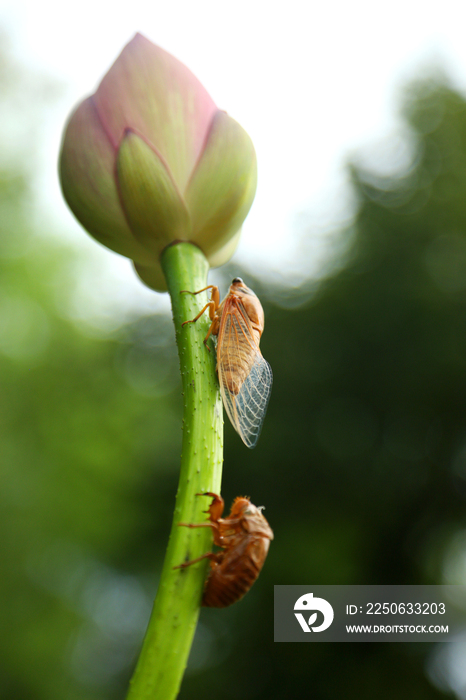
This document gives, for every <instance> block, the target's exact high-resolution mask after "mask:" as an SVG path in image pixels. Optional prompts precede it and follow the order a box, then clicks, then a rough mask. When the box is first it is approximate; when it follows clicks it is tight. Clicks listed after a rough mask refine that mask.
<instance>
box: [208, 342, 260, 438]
mask: <svg viewBox="0 0 466 700" xmlns="http://www.w3.org/2000/svg"><path fill="white" fill-rule="evenodd" d="M224 370H225V368H224V366H222V363H219V365H218V376H219V381H220V390H221V393H222V399H223V405H224V406H225V410H226V412H227V414H228V417H229V419H230V421H231V423H232V425H233V427H234V428H235V430H236V431H237V432H238V433H239V435H240V437H241V439H242V440H243V442H244V444H245V445H246V446H247V447H249V448H253V447H255V446H256V444H257V441H258V439H259V435H260V432H261V429H262V424H263V422H264V418H265V413H266V411H267V405H268V403H269V398H270V393H271V391H272V370H271V368H270V365H269V363H268V362H267V361H266V360H264V358H263V357H262V355H261V353H260V352H259V349H257V352H256V353H255V357H254V360H253V363H252V365H251V368H250V372H249V374H248V375H247V376H246V377H245V379H244V380H243V381H242V382H241V384H240V386H239V390H238V392H237V393H235V392H234V391H232V390H231V388H230V387H229V383H228V381H227V375H226V373H225V371H224ZM230 384H231V383H230Z"/></svg>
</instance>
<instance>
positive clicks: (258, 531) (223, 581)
mask: <svg viewBox="0 0 466 700" xmlns="http://www.w3.org/2000/svg"><path fill="white" fill-rule="evenodd" d="M197 495H198V496H211V497H212V503H211V505H210V507H209V509H208V510H207V511H206V513H209V520H208V521H207V522H204V523H197V524H196V523H194V524H193V523H180V525H184V526H185V527H211V528H212V532H213V535H214V544H216V545H218V546H219V547H221V548H222V550H223V551H221V552H207V553H206V554H203V555H202V556H200V557H198V558H197V559H193V560H192V561H187V562H185V563H184V564H180V565H179V566H175V569H185V568H186V567H187V566H191V564H196V563H197V562H198V561H201V560H202V559H210V570H209V573H208V576H207V579H206V582H205V585H204V593H203V596H202V605H204V606H205V607H208V608H226V607H227V606H228V605H231V604H232V603H236V601H237V600H239V599H240V598H242V597H243V596H244V594H245V593H247V592H248V591H249V589H250V588H251V586H252V584H253V583H254V581H255V580H256V579H257V577H258V576H259V573H260V571H261V569H262V567H263V565H264V561H265V558H266V556H267V552H268V551H269V544H270V540H273V532H272V530H271V528H270V525H269V524H268V522H267V520H266V519H265V518H264V516H263V515H262V507H259V508H258V507H257V506H255V505H253V504H252V503H251V501H250V500H249V498H243V497H241V496H239V497H238V498H236V499H235V501H234V503H233V505H232V507H231V512H230V515H229V516H228V517H227V518H222V517H221V516H222V513H223V509H224V505H225V504H224V501H223V498H222V497H221V496H218V495H217V494H216V493H210V492H209V493H200V494H197Z"/></svg>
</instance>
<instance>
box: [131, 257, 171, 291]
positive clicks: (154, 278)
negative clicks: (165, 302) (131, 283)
mask: <svg viewBox="0 0 466 700" xmlns="http://www.w3.org/2000/svg"><path fill="white" fill-rule="evenodd" d="M134 269H135V270H136V273H137V275H138V277H139V278H140V279H141V280H142V281H143V282H144V284H146V285H147V286H148V287H150V288H151V289H154V290H155V291H156V292H166V291H167V283H166V281H165V276H164V274H163V270H162V267H161V265H160V264H158V265H156V266H155V267H146V266H144V265H138V264H137V263H134Z"/></svg>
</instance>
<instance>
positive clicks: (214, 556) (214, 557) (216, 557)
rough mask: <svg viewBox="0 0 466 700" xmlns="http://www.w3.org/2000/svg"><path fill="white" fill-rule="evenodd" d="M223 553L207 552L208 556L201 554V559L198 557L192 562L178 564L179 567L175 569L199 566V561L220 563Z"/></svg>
mask: <svg viewBox="0 0 466 700" xmlns="http://www.w3.org/2000/svg"><path fill="white" fill-rule="evenodd" d="M221 554H222V552H220V553H219V554H216V553H215V552H206V554H201V556H200V557H197V559H191V561H185V562H184V563H183V564H178V566H174V567H173V568H174V569H186V567H187V566H191V564H197V562H198V561H202V560H203V559H210V561H218V560H219V557H220V555H221Z"/></svg>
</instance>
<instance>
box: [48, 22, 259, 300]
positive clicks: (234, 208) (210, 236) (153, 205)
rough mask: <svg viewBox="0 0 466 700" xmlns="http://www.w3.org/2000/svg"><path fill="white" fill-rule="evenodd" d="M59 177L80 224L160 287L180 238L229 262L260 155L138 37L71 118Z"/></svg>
mask: <svg viewBox="0 0 466 700" xmlns="http://www.w3.org/2000/svg"><path fill="white" fill-rule="evenodd" d="M60 179H61V186H62V190H63V194H64V197H65V199H66V201H67V202H68V205H69V206H70V208H71V210H72V211H73V213H74V214H75V216H76V218H77V219H78V220H79V221H80V223H81V224H82V225H83V226H84V228H86V229H87V230H88V232H89V233H90V234H91V235H92V236H94V238H96V239H97V240H98V241H100V242H101V243H103V244H104V245H105V246H107V247H108V248H110V249H111V250H114V251H116V252H117V253H120V254H121V255H125V256H127V257H128V258H131V259H132V260H133V261H134V265H135V268H136V271H137V273H138V274H139V276H140V277H141V279H142V280H143V281H144V282H145V283H146V284H147V285H148V286H149V287H152V288H153V289H156V290H164V289H166V284H165V280H164V276H163V272H162V268H161V265H160V255H161V253H162V251H163V250H164V248H166V246H168V245H169V244H171V243H173V242H175V241H191V242H192V243H195V244H196V245H198V246H199V247H200V248H201V250H202V251H203V252H204V254H205V256H206V257H207V259H208V261H209V263H210V265H211V266H218V265H222V264H223V263H225V262H226V261H227V260H228V259H229V258H230V257H231V255H232V254H233V252H234V250H235V248H236V245H237V243H238V240H239V234H240V230H241V225H242V223H243V221H244V219H245V217H246V215H247V213H248V211H249V209H250V206H251V204H252V200H253V199H254V194H255V189H256V158H255V152H254V147H253V145H252V142H251V139H250V138H249V136H248V135H247V134H246V132H245V131H244V129H242V127H241V126H240V125H239V124H238V123H237V122H236V121H235V120H234V119H232V118H231V117H229V116H228V114H226V112H222V111H220V110H219V109H217V107H216V106H215V104H214V103H213V101H212V99H211V98H210V96H209V95H208V93H207V92H206V90H205V89H204V87H203V86H202V85H201V83H200V82H199V81H198V80H197V78H196V77H195V76H194V75H193V74H192V73H191V71H189V70H188V69H187V68H186V67H185V66H184V65H183V64H182V63H180V62H179V61H178V60H177V59H175V58H174V57H173V56H170V54H168V53H166V52H165V51H163V50H162V49H161V48H159V47H157V46H154V44H152V43H151V42H150V41H148V40H147V39H145V38H144V37H143V36H141V35H140V34H136V36H135V37H134V39H132V41H130V43H129V44H128V45H127V46H126V47H125V48H124V49H123V51H122V53H121V54H120V56H119V57H118V58H117V60H116V61H115V63H114V64H113V66H112V67H111V68H110V70H109V72H108V73H107V75H106V76H105V77H104V78H103V80H102V82H101V83H100V85H99V87H98V89H97V92H96V93H95V94H94V95H92V96H91V97H88V98H87V99H86V100H84V102H81V104H80V105H79V106H78V107H77V109H76V110H75V111H74V113H73V114H72V115H71V117H70V120H69V122H68V125H67V127H66V130H65V134H64V137H63V143H62V148H61V155H60Z"/></svg>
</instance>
